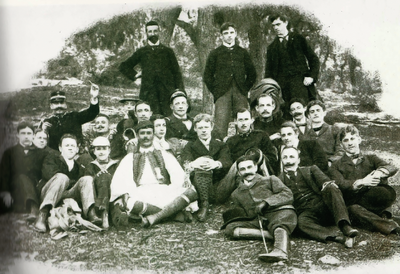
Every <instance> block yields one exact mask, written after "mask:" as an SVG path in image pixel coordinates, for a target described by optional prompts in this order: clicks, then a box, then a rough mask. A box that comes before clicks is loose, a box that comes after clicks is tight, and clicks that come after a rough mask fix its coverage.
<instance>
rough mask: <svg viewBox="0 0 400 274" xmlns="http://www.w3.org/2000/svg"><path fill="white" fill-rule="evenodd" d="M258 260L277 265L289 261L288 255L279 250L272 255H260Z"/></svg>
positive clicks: (273, 251) (272, 252) (275, 250)
mask: <svg viewBox="0 0 400 274" xmlns="http://www.w3.org/2000/svg"><path fill="white" fill-rule="evenodd" d="M258 259H260V260H261V261H263V262H266V263H275V262H279V261H287V260H288V255H287V254H286V253H285V252H283V251H282V250H279V249H274V250H272V251H271V252H270V253H265V254H260V255H258Z"/></svg>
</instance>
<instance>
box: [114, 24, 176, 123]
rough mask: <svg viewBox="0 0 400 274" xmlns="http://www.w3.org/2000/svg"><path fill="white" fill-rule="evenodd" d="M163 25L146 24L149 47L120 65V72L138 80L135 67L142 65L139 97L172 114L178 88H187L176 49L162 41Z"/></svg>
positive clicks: (155, 107)
mask: <svg viewBox="0 0 400 274" xmlns="http://www.w3.org/2000/svg"><path fill="white" fill-rule="evenodd" d="M159 31H160V29H159V25H158V23H157V22H155V21H150V22H148V23H147V24H146V35H147V46H144V47H142V48H140V49H138V50H137V51H136V52H134V53H133V55H132V56H131V57H129V58H128V59H127V60H126V61H124V62H122V63H121V65H120V66H119V71H120V72H121V73H122V74H123V75H125V77H127V78H128V79H130V80H132V81H135V80H136V78H137V72H136V70H135V66H136V65H138V64H140V66H141V69H142V75H141V77H142V83H141V87H140V94H139V98H140V99H141V100H145V101H147V102H149V103H150V105H151V109H152V110H153V112H154V113H155V114H162V115H164V116H166V117H167V116H168V115H170V114H171V109H170V107H169V99H170V97H171V94H172V93H173V92H174V90H175V89H181V90H183V81H182V74H181V71H180V68H179V64H178V61H177V59H176V57H175V54H174V51H173V50H172V49H171V48H169V47H167V46H165V45H163V44H161V43H160V41H159V37H158V36H159Z"/></svg>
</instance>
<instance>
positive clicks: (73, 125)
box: [44, 104, 100, 150]
mask: <svg viewBox="0 0 400 274" xmlns="http://www.w3.org/2000/svg"><path fill="white" fill-rule="evenodd" d="M99 111H100V107H99V104H96V105H92V104H90V107H89V108H87V109H84V110H82V111H79V112H77V111H71V112H67V113H65V114H64V115H61V116H58V115H53V116H51V117H50V118H47V119H45V120H44V122H49V123H50V124H51V127H50V128H49V129H48V133H49V142H48V146H49V147H50V148H52V149H54V150H58V145H59V142H60V139H61V137H62V136H63V135H64V134H66V133H70V134H73V135H75V136H76V137H77V138H78V140H79V142H82V137H83V136H82V125H83V124H85V123H87V122H90V121H92V120H93V119H94V118H96V116H97V114H99Z"/></svg>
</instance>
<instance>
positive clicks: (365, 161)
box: [330, 154, 398, 196]
mask: <svg viewBox="0 0 400 274" xmlns="http://www.w3.org/2000/svg"><path fill="white" fill-rule="evenodd" d="M378 168H385V169H387V170H388V171H389V177H390V176H393V175H394V174H395V173H396V172H397V170H398V169H397V168H396V167H394V166H393V165H390V164H388V163H386V162H385V161H383V160H382V159H380V158H379V157H377V156H375V155H362V156H361V158H360V160H359V162H357V164H354V163H353V161H352V159H351V158H350V157H349V156H347V155H346V154H345V155H343V157H342V158H340V159H339V160H337V161H336V162H334V163H333V164H332V166H331V167H330V173H331V174H330V175H331V177H332V179H333V180H335V181H336V184H337V185H338V186H339V187H340V189H341V190H342V191H343V194H346V196H347V195H351V194H352V193H354V190H353V184H354V182H355V181H356V180H358V179H362V178H364V177H365V176H367V175H368V174H370V173H371V172H372V171H374V170H376V169H378ZM381 183H382V184H387V179H386V178H385V179H384V180H383V181H382V182H381Z"/></svg>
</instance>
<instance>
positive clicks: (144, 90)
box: [0, 15, 400, 262]
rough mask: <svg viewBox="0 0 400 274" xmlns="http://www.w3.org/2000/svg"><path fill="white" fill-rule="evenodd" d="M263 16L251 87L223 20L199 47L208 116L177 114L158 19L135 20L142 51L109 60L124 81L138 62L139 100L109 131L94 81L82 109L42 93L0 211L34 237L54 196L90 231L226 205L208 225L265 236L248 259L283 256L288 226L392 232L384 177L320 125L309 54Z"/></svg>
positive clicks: (187, 218) (390, 171) (14, 157)
mask: <svg viewBox="0 0 400 274" xmlns="http://www.w3.org/2000/svg"><path fill="white" fill-rule="evenodd" d="M270 21H271V23H272V26H273V28H274V30H275V31H276V33H277V38H276V39H275V41H274V42H273V43H272V44H271V45H270V46H269V47H268V51H267V64H266V72H265V77H266V78H265V79H263V80H261V81H260V82H259V83H255V81H256V71H255V68H254V66H253V64H252V61H251V58H250V56H249V54H248V52H247V51H246V50H245V49H243V48H242V47H240V46H239V45H238V44H237V42H236V39H235V38H236V35H237V33H236V29H235V26H234V25H233V24H230V23H224V24H223V25H222V26H221V37H222V41H223V45H222V46H220V47H218V48H217V49H215V50H213V51H212V52H211V53H210V55H209V58H208V60H207V63H206V67H205V72H204V82H205V83H206V85H207V87H208V89H209V90H210V92H211V93H212V94H213V95H214V101H215V116H214V117H215V118H213V117H212V116H210V115H208V114H204V113H200V114H197V115H196V116H195V117H194V118H192V117H190V115H189V112H190V102H189V99H188V96H187V94H186V93H185V91H184V89H183V82H182V77H181V74H180V70H179V65H178V62H177V61H176V57H175V55H174V53H173V51H172V49H170V48H168V47H166V46H164V45H161V44H160V42H159V39H158V34H159V26H158V24H157V23H156V22H154V21H151V22H149V23H147V24H146V32H147V37H148V45H147V46H145V47H143V48H141V49H139V50H137V51H136V52H135V53H134V54H133V55H132V56H131V57H130V58H129V59H128V60H127V61H125V62H123V63H122V64H121V66H120V71H121V72H122V73H123V74H124V75H126V76H127V77H128V78H129V79H131V80H135V79H136V77H137V73H136V71H135V70H134V67H135V66H136V65H137V64H140V65H141V67H142V85H141V91H140V95H139V97H140V100H137V98H134V97H132V96H126V97H125V98H123V99H122V100H121V102H122V103H123V104H124V106H126V107H125V111H126V117H125V118H124V119H122V120H121V121H120V122H119V123H118V125H117V126H116V130H111V128H110V120H109V117H108V116H107V115H105V114H102V113H99V112H100V107H99V98H98V97H99V88H98V86H96V85H95V84H92V85H91V90H90V95H91V98H90V107H89V108H87V109H85V110H83V111H80V112H76V111H71V112H67V105H66V95H65V93H64V92H63V91H54V92H52V93H51V96H50V107H51V109H52V110H53V116H51V117H49V118H47V119H45V120H44V121H42V123H41V125H40V126H39V128H38V129H35V128H34V127H33V126H32V125H30V124H29V123H26V122H21V123H20V124H19V125H18V127H17V137H18V140H19V143H18V144H17V145H16V146H14V147H12V148H10V149H8V150H7V151H6V152H5V153H4V155H3V158H2V161H1V164H0V173H1V177H0V187H1V189H0V198H1V200H0V207H1V209H2V210H6V209H9V208H12V207H13V209H14V210H16V211H18V212H26V211H27V212H30V214H29V216H28V220H30V221H32V222H34V227H35V229H36V230H37V231H39V232H46V231H47V218H48V216H49V213H50V211H51V210H52V209H54V208H56V207H57V206H58V205H59V204H60V202H61V201H62V200H63V199H65V198H73V199H75V200H76V201H77V202H78V203H79V205H80V206H81V207H82V210H83V216H84V217H85V218H86V219H87V220H89V221H90V222H92V223H94V224H96V225H99V226H101V227H102V228H103V229H107V228H108V227H109V221H110V220H111V222H112V223H113V224H114V225H115V226H124V225H128V224H129V222H131V221H140V222H142V224H143V226H144V227H151V226H153V225H154V224H157V223H160V222H162V221H164V220H168V219H169V220H176V221H180V222H192V221H193V219H194V217H195V218H196V219H197V220H198V221H200V222H204V221H205V220H207V215H208V214H209V211H210V209H211V207H210V204H213V203H215V204H223V203H226V202H227V201H228V200H230V201H231V202H232V203H233V205H234V206H233V208H230V209H229V210H227V211H226V212H225V213H224V214H223V219H224V224H223V226H222V228H221V229H224V231H225V234H226V235H227V237H229V238H233V239H247V238H259V239H262V238H267V239H272V240H273V241H274V248H273V250H272V251H271V252H269V253H266V254H262V255H260V259H261V260H263V261H266V262H275V261H280V260H288V247H289V243H290V241H289V236H290V235H291V233H292V232H294V231H295V230H297V231H298V232H299V233H300V234H302V235H304V236H305V237H308V238H311V239H314V240H317V241H321V242H326V241H335V242H338V243H342V244H344V245H345V246H346V247H352V245H353V241H354V238H355V237H356V236H358V235H359V231H358V230H357V229H355V228H354V227H362V228H364V229H368V230H371V231H379V232H381V233H383V234H385V235H387V234H391V233H395V234H399V233H400V227H399V225H398V224H397V223H396V222H395V221H394V220H393V218H392V213H391V210H390V206H391V205H392V204H393V203H394V202H395V200H396V193H395V191H394V190H393V188H392V187H390V186H389V185H388V180H387V179H388V178H389V177H391V176H393V175H394V174H395V173H396V172H397V169H396V168H395V167H394V166H392V165H390V164H388V163H386V162H385V161H383V160H382V159H380V158H378V157H377V156H375V155H363V154H361V153H360V147H359V145H360V143H361V137H360V134H359V132H358V130H357V128H355V127H354V126H352V125H348V126H346V127H342V128H339V127H336V126H333V125H329V124H327V123H326V122H325V121H324V117H325V115H326V112H327V110H326V108H325V105H324V103H323V102H321V101H320V100H317V97H318V96H317V93H316V91H315V87H314V83H315V82H316V81H317V78H318V70H319V62H318V58H317V57H316V55H315V53H314V52H313V51H312V50H311V48H310V47H309V45H308V44H307V42H306V40H305V39H304V37H302V36H301V35H299V34H296V33H293V32H290V31H289V29H290V28H289V27H288V20H287V18H286V17H284V16H282V15H277V16H271V17H270ZM231 119H233V120H234V122H235V127H236V133H235V134H233V135H232V134H228V133H227V129H228V124H229V123H230V122H231ZM92 120H93V121H94V123H93V124H94V126H93V129H92V130H91V131H88V132H85V133H83V132H82V124H84V123H87V122H89V121H92ZM214 120H215V122H214ZM46 144H47V145H46ZM192 213H195V214H194V216H193V214H192Z"/></svg>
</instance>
